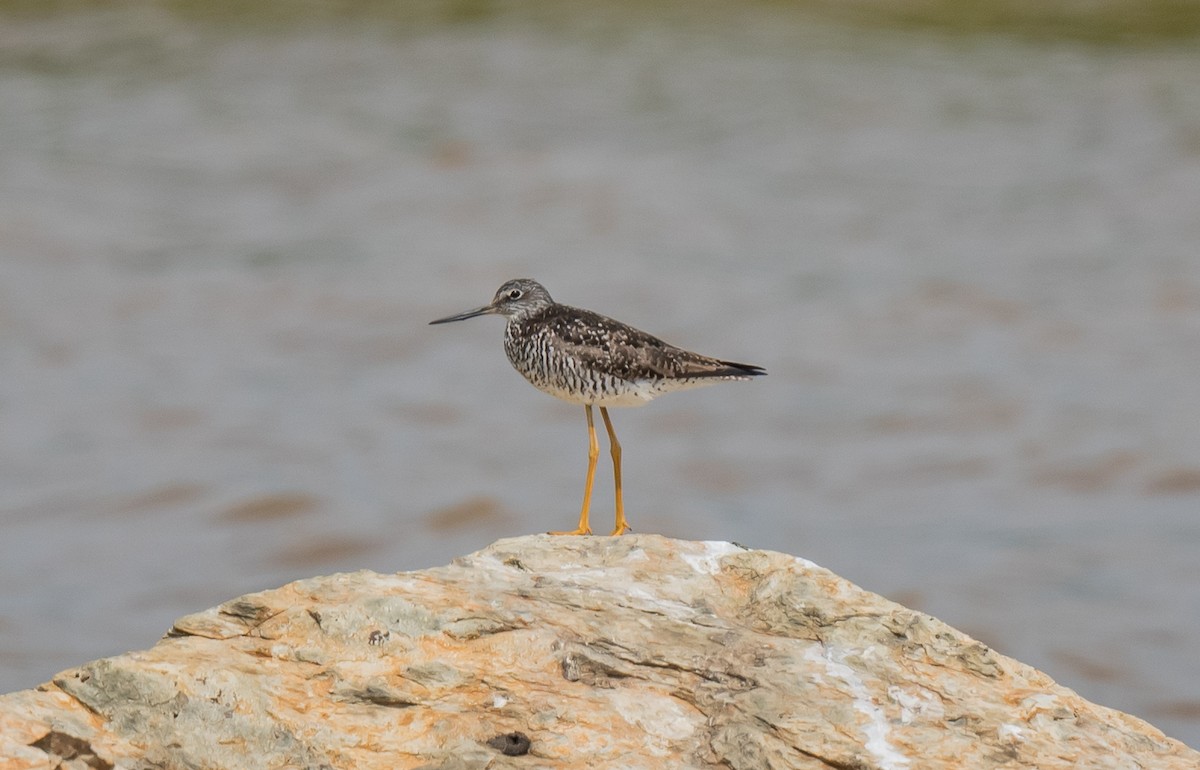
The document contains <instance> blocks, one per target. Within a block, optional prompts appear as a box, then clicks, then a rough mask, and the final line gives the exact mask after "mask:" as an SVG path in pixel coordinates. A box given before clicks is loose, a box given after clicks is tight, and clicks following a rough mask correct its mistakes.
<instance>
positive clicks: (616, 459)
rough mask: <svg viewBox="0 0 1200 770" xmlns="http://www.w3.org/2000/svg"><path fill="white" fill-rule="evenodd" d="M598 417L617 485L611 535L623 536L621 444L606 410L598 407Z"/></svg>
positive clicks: (626, 528) (626, 525) (627, 528)
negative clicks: (614, 517) (601, 421)
mask: <svg viewBox="0 0 1200 770" xmlns="http://www.w3.org/2000/svg"><path fill="white" fill-rule="evenodd" d="M600 416H601V417H603V418H604V427H605V428H607V429H608V446H609V448H610V449H612V460H613V480H614V481H616V484H617V524H616V527H615V528H614V529H613V531H612V533H613V534H614V535H623V534H625V533H626V532H628V531H629V522H628V521H625V503H624V501H622V500H621V442H619V441H617V434H616V432H615V431H614V430H613V426H612V420H610V419H608V409H606V408H605V407H603V406H602V407H600Z"/></svg>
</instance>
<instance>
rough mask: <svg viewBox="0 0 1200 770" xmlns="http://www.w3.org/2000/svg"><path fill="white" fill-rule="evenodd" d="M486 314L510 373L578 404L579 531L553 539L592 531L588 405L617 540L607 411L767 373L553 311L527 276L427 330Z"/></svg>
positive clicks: (617, 452) (617, 449) (586, 314)
mask: <svg viewBox="0 0 1200 770" xmlns="http://www.w3.org/2000/svg"><path fill="white" fill-rule="evenodd" d="M488 314H494V315H502V316H504V317H505V318H507V319H508V323H507V324H506V325H505V327H504V352H505V353H507V354H508V360H509V362H510V363H511V364H512V365H513V368H514V369H516V370H517V371H518V372H520V373H521V375H522V376H524V377H525V379H527V380H529V382H530V384H532V385H533V386H534V387H535V388H537V389H538V390H541V391H544V392H546V393H549V394H550V395H552V396H554V397H556V398H561V399H562V400H563V401H569V402H570V403H572V404H582V405H583V407H584V410H585V412H586V414H587V427H588V469H587V480H586V482H585V483H584V488H583V508H582V509H581V510H580V513H579V526H578V527H576V528H575V529H573V530H570V531H567V532H551V533H550V534H552V535H588V534H591V531H592V530H591V527H590V526H589V524H588V514H589V511H590V508H591V501H592V482H593V481H594V480H595V478H596V460H597V458H599V456H600V444H599V442H598V441H597V440H596V426H595V424H594V422H593V421H592V407H593V406H598V407H600V416H601V417H603V418H604V427H605V428H606V429H607V430H608V442H609V448H610V449H611V451H612V462H613V479H614V482H615V484H616V505H617V512H616V526H615V528H614V529H613V531H612V534H614V535H620V534H622V533H624V532H626V531H628V530H629V522H628V521H626V519H625V505H624V502H623V501H622V499H621V444H620V443H619V442H618V441H617V434H616V433H615V432H613V425H612V420H610V419H609V417H608V407H610V406H641V405H642V404H645V403H646V402H648V401H650V400H651V399H652V398H655V397H656V396H660V395H662V394H663V393H670V392H672V391H676V390H686V389H688V388H696V387H699V386H701V385H710V384H712V383H715V382H721V381H722V380H748V379H750V378H752V377H757V376H759V375H762V374H766V373H767V372H766V370H765V369H763V368H762V367H761V366H753V365H751V364H739V363H735V362H733V361H724V360H721V359H719V358H710V357H709V356H702V355H700V354H699V353H692V352H691V351H688V350H684V349H683V348H677V347H675V346H674V345H670V344H668V343H666V342H663V341H662V340H660V339H659V338H657V337H654V336H652V335H650V334H647V333H646V332H644V331H641V330H639V329H635V328H633V327H632V326H629V325H627V324H623V323H621V322H620V321H615V320H613V319H611V318H608V317H607V316H602V315H600V314H599V313H593V312H592V311H590V310H582V309H580V308H576V307H570V306H569V305H560V304H559V303H557V302H555V301H554V300H552V299H550V293H549V292H547V291H546V289H545V288H543V287H542V285H541V284H540V283H538V282H537V281H533V280H530V279H528V278H518V279H515V280H512V281H508V282H506V283H505V284H504V285H503V286H501V287H500V288H499V289H498V290H497V291H496V296H495V297H493V298H492V301H491V303H490V304H487V305H484V306H483V307H480V308H476V309H474V310H468V311H466V312H465V313H459V314H457V315H452V316H447V317H446V318H439V319H437V320H436V321H430V324H444V323H450V322H451V321H463V320H465V319H467V318H474V317H475V316H480V315H488Z"/></svg>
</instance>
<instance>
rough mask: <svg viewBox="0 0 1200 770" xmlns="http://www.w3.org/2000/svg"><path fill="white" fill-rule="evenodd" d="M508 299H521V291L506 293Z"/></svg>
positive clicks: (515, 290)
mask: <svg viewBox="0 0 1200 770" xmlns="http://www.w3.org/2000/svg"><path fill="white" fill-rule="evenodd" d="M508 298H509V299H520V298H521V290H520V289H513V290H512V291H510V292H509V293H508Z"/></svg>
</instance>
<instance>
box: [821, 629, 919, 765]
mask: <svg viewBox="0 0 1200 770" xmlns="http://www.w3.org/2000/svg"><path fill="white" fill-rule="evenodd" d="M846 656H847V653H846V651H844V650H835V649H833V648H832V647H826V646H824V645H821V644H815V645H812V646H810V647H809V648H808V649H806V650H805V651H804V657H805V658H807V659H809V660H813V661H819V662H821V663H822V664H824V668H825V672H826V673H827V674H829V676H832V677H835V678H836V679H838V680H840V681H841V682H842V683H843V684H844V685H845V686H846V692H848V693H849V694H850V696H851V697H852V698H853V699H854V710H855V711H857V712H858V713H860V714H862V715H863V716H865V717H866V718H867V724H866V728H865V729H864V730H863V732H864V733H865V734H866V738H867V740H866V742H865V743H864V746H865V747H866V749H867V751H869V752H870V753H871V756H872V757H874V758H875V760H876V761H877V762H878V763H879V767H880V768H882V770H903V769H904V768H906V767H908V765H909V761H910V760H909V758H908V757H906V756H904V755H903V754H901V753H900V752H899V751H897V750H896V747H895V746H893V745H892V744H891V743H890V742H889V741H888V734H889V732H890V727H889V725H888V719H887V715H886V714H884V712H883V709H881V708H880V707H879V706H878V705H877V704H876V703H875V702H874V700H873V698H872V696H871V693H870V691H869V690H867V687H866V685H865V684H863V680H862V677H860V676H859V675H858V674H857V673H856V672H855V670H854V669H853V668H851V667H850V666H848V665H846Z"/></svg>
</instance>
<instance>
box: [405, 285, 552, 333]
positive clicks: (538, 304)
mask: <svg viewBox="0 0 1200 770" xmlns="http://www.w3.org/2000/svg"><path fill="white" fill-rule="evenodd" d="M553 304H554V300H552V299H550V292H548V291H546V290H545V289H544V288H543V287H542V285H541V284H540V283H538V282H537V281H534V280H532V279H530V278H514V279H513V280H511V281H505V282H504V285H503V286H501V287H500V288H499V289H497V290H496V296H494V297H492V302H491V304H490V305H484V306H483V307H480V308H476V309H474V310H468V311H466V312H465V313H459V314H458V315H452V316H447V317H446V318H439V319H437V320H436V321H430V322H429V323H431V324H444V323H450V322H451V321H463V320H466V319H468V318H474V317H475V316H477V315H488V314H493V315H502V316H504V317H505V318H507V319H509V320H510V321H511V320H517V319H521V318H527V317H529V316H531V315H533V314H534V313H536V312H538V311H540V310H543V309H545V308H547V307H549V306H550V305H553Z"/></svg>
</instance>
